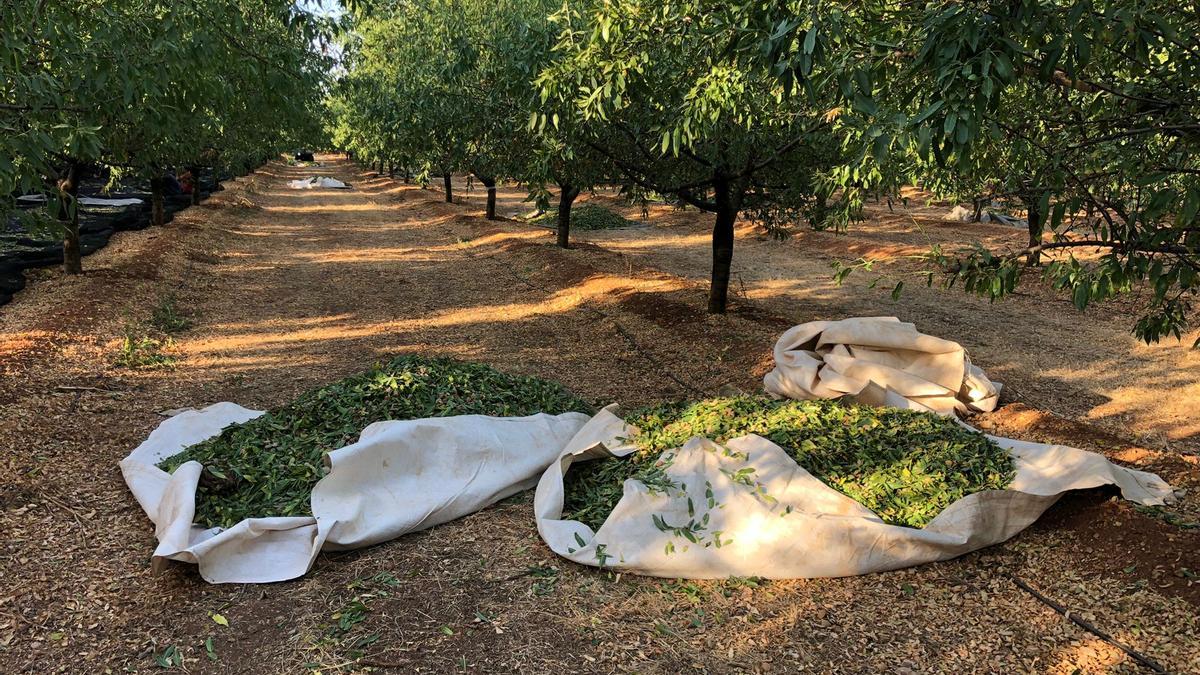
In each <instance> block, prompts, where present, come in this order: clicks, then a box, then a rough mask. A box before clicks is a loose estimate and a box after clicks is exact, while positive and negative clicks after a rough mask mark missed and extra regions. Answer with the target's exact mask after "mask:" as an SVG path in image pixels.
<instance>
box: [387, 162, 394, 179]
mask: <svg viewBox="0 0 1200 675" xmlns="http://www.w3.org/2000/svg"><path fill="white" fill-rule="evenodd" d="M395 177H396V163H395V162H388V178H395Z"/></svg>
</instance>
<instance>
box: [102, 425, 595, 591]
mask: <svg viewBox="0 0 1200 675" xmlns="http://www.w3.org/2000/svg"><path fill="white" fill-rule="evenodd" d="M261 414H262V412H260V411H257V410H248V409H246V408H243V407H241V406H239V405H235V404H233V403H217V404H215V405H212V406H209V407H207V408H204V409H203V410H193V411H187V412H183V413H180V414H179V415H176V416H175V417H172V418H170V419H167V420H165V421H164V422H163V423H162V424H161V425H159V427H158V428H157V429H155V430H154V432H153V433H151V434H150V437H149V438H147V439H146V441H145V442H144V443H142V444H141V445H140V446H138V448H137V449H136V450H134V451H133V452H132V453H131V454H130V455H129V456H128V457H126V458H125V459H124V460H122V461H121V471H122V473H123V474H124V476H125V482H126V483H127V484H128V485H129V489H130V490H131V491H132V492H133V494H134V497H135V498H136V499H137V500H138V503H139V504H141V505H142V508H143V510H145V511H146V514H147V515H148V516H150V520H151V521H153V522H154V525H155V531H154V534H155V537H157V539H158V541H159V544H158V547H157V548H156V549H155V551H154V558H155V560H156V562H159V561H161V560H165V559H171V560H181V561H185V562H191V563H196V564H198V565H199V567H200V574H201V575H202V576H203V577H204V578H205V579H206V580H208V581H210V582H212V583H263V582H269V581H282V580H285V579H292V578H295V577H298V576H301V575H303V574H304V573H305V572H307V571H308V569H309V567H311V566H312V562H313V560H314V559H315V558H316V556H317V553H318V552H319V551H321V550H322V549H323V548H324V549H345V548H355V547H358V546H367V545H370V544H374V543H377V542H381V541H386V540H388V539H392V538H395V537H398V536H400V535H402V534H405V533H407V532H413V531H416V530H421V529H424V528H427V527H432V526H434V525H438V524H440V523H444V522H446V521H448V520H452V519H454V518H459V517H461V516H464V515H467V514H469V513H474V512H475V511H478V510H480V509H482V508H484V507H486V506H488V505H489V504H492V503H494V502H496V501H498V500H500V499H503V498H504V497H507V496H509V495H511V494H514V493H516V492H519V491H521V490H524V489H527V488H529V487H532V486H533V484H534V483H535V482H536V481H537V479H538V476H539V475H540V474H541V472H542V470H543V469H544V468H545V467H546V465H547V464H549V463H550V461H551V460H553V459H554V457H556V456H557V455H558V453H559V451H560V450H561V449H562V447H563V446H564V445H565V444H566V443H567V441H568V440H570V439H571V437H572V436H573V435H574V434H575V432H576V431H577V430H578V429H579V428H580V427H582V426H583V424H584V422H586V421H587V419H588V417H587V415H582V414H580V413H566V414H563V415H533V416H530V417H518V418H514V417H484V416H481V415H464V416H459V417H439V418H434V419H425V420H407V421H391V422H379V423H376V424H372V425H370V426H368V427H367V428H366V429H365V430H364V431H363V433H362V435H361V437H360V439H359V441H358V442H357V443H354V444H352V445H348V446H346V447H344V448H341V449H338V450H335V451H333V452H331V453H329V454H328V455H327V460H328V461H329V464H330V466H331V469H330V471H329V473H328V474H327V475H326V476H325V477H324V478H322V479H321V481H319V482H318V483H317V485H316V487H315V488H314V489H313V495H312V507H313V508H312V511H313V516H312V517H282V518H251V519H248V520H244V521H242V522H241V523H238V524H237V525H235V526H234V527H231V528H229V529H227V530H218V529H205V528H201V527H198V526H195V525H193V524H192V520H193V517H194V516H195V512H196V486H197V485H198V483H199V480H200V474H201V472H202V467H201V466H200V464H199V463H197V462H187V463H186V464H183V465H182V466H180V467H179V468H178V469H176V470H175V472H174V473H173V474H168V473H166V472H164V471H162V470H161V469H159V468H157V467H156V466H155V464H157V463H158V462H159V461H161V460H163V459H165V458H167V457H170V456H172V455H174V454H176V453H178V452H179V451H180V450H183V449H184V448H186V447H187V446H189V445H193V444H195V443H198V442H200V441H202V440H205V439H206V438H209V437H212V436H215V435H217V434H219V433H220V431H221V429H222V428H224V427H226V426H228V425H230V424H236V423H239V422H245V421H246V420H249V419H253V418H254V417H257V416H259V415H261Z"/></svg>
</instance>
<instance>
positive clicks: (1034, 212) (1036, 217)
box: [1025, 196, 1043, 267]
mask: <svg viewBox="0 0 1200 675" xmlns="http://www.w3.org/2000/svg"><path fill="white" fill-rule="evenodd" d="M1025 210H1026V216H1025V217H1026V219H1027V220H1028V222H1029V246H1030V247H1031V248H1032V247H1034V246H1041V245H1042V227H1043V225H1042V218H1043V214H1042V213H1041V209H1040V203H1039V199H1038V198H1037V197H1036V196H1034V197H1032V198H1030V199H1028V200H1027V201H1026V202H1025ZM1041 264H1042V252H1041V251H1030V252H1029V253H1028V255H1026V256H1025V266H1026V267H1037V266H1039V265H1041Z"/></svg>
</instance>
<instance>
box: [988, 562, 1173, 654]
mask: <svg viewBox="0 0 1200 675" xmlns="http://www.w3.org/2000/svg"><path fill="white" fill-rule="evenodd" d="M1008 578H1009V579H1012V581H1013V583H1014V584H1016V585H1017V587H1018V588H1020V589H1021V590H1023V591H1025V592H1026V593H1028V594H1030V595H1032V596H1033V597H1034V598H1036V599H1037V600H1038V601H1039V602H1041V603H1042V604H1044V605H1046V606H1047V607H1049V608H1051V609H1053V610H1054V611H1056V612H1058V613H1059V614H1062V615H1063V616H1064V617H1066V618H1067V619H1069V620H1070V621H1071V623H1074V624H1075V625H1076V626H1079V627H1080V628H1082V629H1084V630H1086V631H1087V632H1089V633H1091V634H1092V635H1095V636H1096V637H1098V638H1100V639H1101V640H1104V641H1105V642H1107V643H1108V644H1110V645H1112V646H1114V647H1116V648H1117V649H1120V650H1121V651H1123V652H1125V653H1126V654H1128V655H1129V657H1130V658H1132V659H1133V660H1134V661H1137V662H1138V663H1140V664H1141V665H1143V666H1145V667H1146V668H1149V669H1150V670H1152V671H1154V672H1156V673H1166V672H1167V669H1166V668H1163V667H1162V666H1161V665H1159V663H1158V662H1157V661H1155V660H1154V659H1152V658H1150V657H1149V656H1146V655H1145V654H1142V653H1141V652H1139V651H1137V650H1135V649H1133V648H1131V647H1127V646H1125V645H1123V644H1121V643H1120V642H1117V640H1116V638H1114V637H1113V636H1111V635H1109V634H1108V633H1106V632H1104V631H1102V630H1100V629H1099V628H1097V627H1096V626H1095V625H1093V624H1092V623H1091V622H1089V621H1087V620H1086V619H1083V618H1082V617H1080V616H1079V615H1077V614H1072V613H1071V610H1069V609H1067V608H1066V607H1063V606H1062V605H1060V604H1058V603H1057V602H1055V601H1053V600H1051V599H1050V598H1048V597H1046V596H1044V595H1042V594H1041V593H1039V592H1038V591H1036V590H1035V589H1034V588H1033V587H1032V586H1030V585H1029V584H1027V583H1025V582H1024V581H1022V580H1021V579H1020V578H1018V577H1015V576H1013V575H1011V574H1010V575H1008Z"/></svg>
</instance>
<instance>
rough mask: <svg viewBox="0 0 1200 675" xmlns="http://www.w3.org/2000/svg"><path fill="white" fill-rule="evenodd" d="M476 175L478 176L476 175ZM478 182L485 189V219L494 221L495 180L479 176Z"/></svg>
mask: <svg viewBox="0 0 1200 675" xmlns="http://www.w3.org/2000/svg"><path fill="white" fill-rule="evenodd" d="M476 175H478V174H476ZM479 182H480V183H483V187H485V188H487V219H488V220H495V219H496V179H495V178H492V177H491V176H479Z"/></svg>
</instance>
